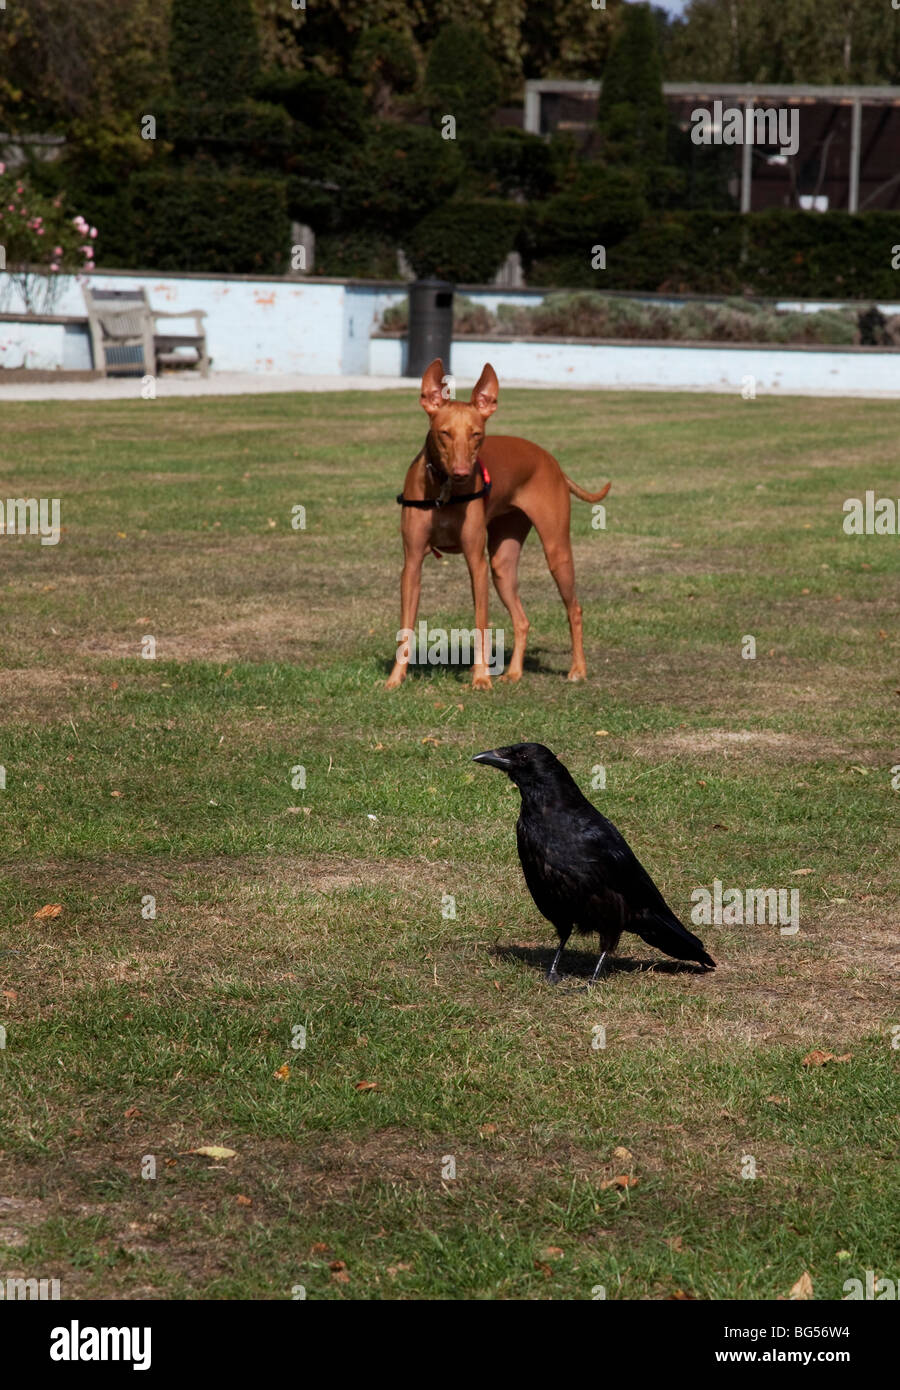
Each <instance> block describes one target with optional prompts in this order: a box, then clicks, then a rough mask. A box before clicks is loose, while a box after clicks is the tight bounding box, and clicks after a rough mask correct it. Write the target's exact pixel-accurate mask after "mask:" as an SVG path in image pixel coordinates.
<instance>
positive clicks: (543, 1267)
mask: <svg viewBox="0 0 900 1390" xmlns="http://www.w3.org/2000/svg"><path fill="white" fill-rule="evenodd" d="M534 1267H535V1269H537V1270H540V1272H541V1274H543V1276H544V1278H545V1279H549V1278H550V1276H551V1275H552V1273H553V1270H552V1269H551V1268H550V1266H549V1265H547V1264H544V1263H543V1261H541V1260H535V1262H534Z"/></svg>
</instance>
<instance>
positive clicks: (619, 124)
mask: <svg viewBox="0 0 900 1390" xmlns="http://www.w3.org/2000/svg"><path fill="white" fill-rule="evenodd" d="M597 123H598V125H599V127H600V132H601V136H602V139H603V156H604V161H605V163H606V164H607V165H623V166H627V167H630V168H639V169H655V168H657V167H658V166H660V165H661V164H662V163H663V161H664V160H665V155H666V140H667V132H668V125H669V113H668V108H667V106H666V102H665V97H664V96H663V90H662V59H661V57H660V52H659V29H658V26H657V24H656V21H655V20H654V18H653V15H652V14H651V12H650V6H649V5H627V6H626V7H625V8H624V10H623V11H622V15H621V29H620V30H619V33H618V35H617V36H616V38H615V40H614V42H613V45H612V48H611V49H610V54H609V59H608V61H607V64H606V67H605V68H604V69H603V89H602V91H601V93H600V101H599V104H598V107H597Z"/></svg>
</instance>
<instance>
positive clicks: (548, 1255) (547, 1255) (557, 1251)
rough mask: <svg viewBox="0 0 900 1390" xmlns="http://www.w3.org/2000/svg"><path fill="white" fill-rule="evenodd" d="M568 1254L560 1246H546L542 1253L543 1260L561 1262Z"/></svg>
mask: <svg viewBox="0 0 900 1390" xmlns="http://www.w3.org/2000/svg"><path fill="white" fill-rule="evenodd" d="M565 1253H566V1252H565V1251H564V1250H563V1249H562V1247H561V1246H559V1245H545V1246H544V1248H543V1250H542V1251H541V1259H542V1260H561V1259H562V1257H563V1255H564V1254H565Z"/></svg>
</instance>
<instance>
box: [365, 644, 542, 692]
mask: <svg viewBox="0 0 900 1390" xmlns="http://www.w3.org/2000/svg"><path fill="white" fill-rule="evenodd" d="M510 655H512V653H511V652H510ZM378 665H379V667H380V668H381V671H382V673H383V675H384V677H385V679H386V678H387V677H388V676H389V675H390V674H391V672H392V671H393V669H394V661H393V658H392V657H384V658H381V659H379V662H378ZM472 665H473V663H472V662H471V661H455V662H454V663H453V664H452V666H451V665H446V666H444V665H438V666H432V665H430V664H428V663H425V662H423V663H421V664H419V663H418V662H417V663H416V664H415V665H412V664H410V666H408V667H407V671H406V679H407V680H408V681H410V680H412V681H420V680H431V679H432V678H433V676H434V674H435V672H436V671H441V672H443V673H446V674H447V675H448V676H449V677H451V678H455V680H456V683H457V685H464V684H466V683H467V682H468V680H469V677H470V676H471V673H472ZM506 666H507V667H508V666H509V662H507V663H506ZM505 669H506V668H504V671H505ZM522 669H523V671H524V672H525V673H526V674H527V675H531V676H564V675H565V674H566V672H565V669H564V668H562V667H560V666H559V665H549V664H548V663H547V662H546V661H543V660H542V659H541V657H540V654H539V649H538V651H536V652H534V653H532V652H531V651H528V652H526V654H525V661H524V664H523V667H522ZM502 678H503V674H502V673H501V675H499V676H494V680H497V681H499V680H502Z"/></svg>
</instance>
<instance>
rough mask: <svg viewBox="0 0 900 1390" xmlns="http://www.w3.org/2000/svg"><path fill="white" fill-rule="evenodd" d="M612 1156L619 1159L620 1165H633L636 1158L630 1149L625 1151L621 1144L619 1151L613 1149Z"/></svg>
mask: <svg viewBox="0 0 900 1390" xmlns="http://www.w3.org/2000/svg"><path fill="white" fill-rule="evenodd" d="M612 1156H613V1158H615V1159H617V1160H618V1161H619V1163H631V1162H632V1160H633V1158H634V1154H633V1153H631V1151H630V1150H629V1149H624V1148H623V1147H622V1145H621V1144H620V1145H619V1147H618V1148H617V1149H613V1155H612Z"/></svg>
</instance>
